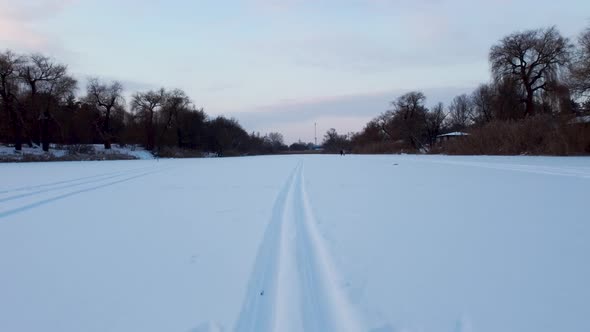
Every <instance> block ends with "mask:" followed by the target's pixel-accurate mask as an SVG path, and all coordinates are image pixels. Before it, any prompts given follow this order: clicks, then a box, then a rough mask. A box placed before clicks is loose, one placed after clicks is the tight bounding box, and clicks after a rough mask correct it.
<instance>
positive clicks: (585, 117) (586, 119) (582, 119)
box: [569, 115, 590, 125]
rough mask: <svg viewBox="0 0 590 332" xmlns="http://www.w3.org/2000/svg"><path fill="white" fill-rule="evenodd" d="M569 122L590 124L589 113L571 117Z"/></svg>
mask: <svg viewBox="0 0 590 332" xmlns="http://www.w3.org/2000/svg"><path fill="white" fill-rule="evenodd" d="M569 124H572V125H590V115H581V116H577V117H575V118H573V119H572V120H571V121H570V122H569Z"/></svg>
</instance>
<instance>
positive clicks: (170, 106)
mask: <svg viewBox="0 0 590 332" xmlns="http://www.w3.org/2000/svg"><path fill="white" fill-rule="evenodd" d="M191 111H196V109H195V107H194V105H193V104H192V101H191V99H190V98H189V97H188V96H187V95H186V93H185V92H184V91H182V90H180V89H174V90H172V91H170V92H166V93H165V94H164V104H163V106H162V111H161V112H162V121H163V123H162V130H161V131H160V134H159V136H158V141H159V142H162V141H163V140H164V137H165V135H166V133H168V131H169V129H170V128H172V127H175V128H176V143H177V145H178V147H180V146H181V145H182V142H181V136H182V135H181V132H180V123H179V121H180V120H179V117H180V116H181V114H182V113H183V112H185V113H186V112H191Z"/></svg>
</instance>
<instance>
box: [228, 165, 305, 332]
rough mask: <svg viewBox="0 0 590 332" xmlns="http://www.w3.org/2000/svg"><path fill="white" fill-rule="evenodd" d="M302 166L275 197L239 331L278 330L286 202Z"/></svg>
mask: <svg viewBox="0 0 590 332" xmlns="http://www.w3.org/2000/svg"><path fill="white" fill-rule="evenodd" d="M298 169H299V165H298V166H297V167H296V168H295V170H294V171H293V172H292V173H291V175H290V176H289V178H288V180H287V182H286V183H285V185H284V186H283V188H282V189H281V191H280V192H279V194H278V196H277V199H276V200H275V203H274V206H273V210H272V215H271V218H270V221H269V223H268V226H267V227H266V230H265V232H264V236H263V239H262V242H261V243H260V245H259V248H258V253H257V256H256V261H255V262H254V269H253V271H252V273H251V275H250V281H249V283H248V290H247V292H246V296H245V298H244V302H243V304H242V309H241V312H240V316H239V317H238V320H237V323H236V326H235V331H240V332H242V331H244V332H245V331H251V332H266V331H274V328H275V327H274V324H275V320H276V319H275V318H276V310H277V307H278V306H279V305H280V301H281V294H279V293H278V288H279V287H278V274H279V264H280V258H281V253H280V252H279V249H280V248H281V243H280V242H281V233H282V230H283V224H284V221H285V219H286V213H285V212H286V210H287V208H286V206H287V204H289V196H290V194H291V192H292V189H293V181H294V179H295V176H296V174H297V171H298Z"/></svg>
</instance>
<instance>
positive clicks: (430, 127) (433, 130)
mask: <svg viewBox="0 0 590 332" xmlns="http://www.w3.org/2000/svg"><path fill="white" fill-rule="evenodd" d="M446 117H447V115H446V114H445V106H444V105H443V103H438V104H436V105H434V107H432V109H430V111H429V112H427V113H426V117H425V128H426V136H427V138H428V144H429V145H430V146H433V145H434V144H435V143H436V138H437V137H438V135H440V134H442V130H443V125H444V122H445V118H446Z"/></svg>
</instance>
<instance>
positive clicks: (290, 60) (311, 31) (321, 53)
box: [0, 0, 590, 143]
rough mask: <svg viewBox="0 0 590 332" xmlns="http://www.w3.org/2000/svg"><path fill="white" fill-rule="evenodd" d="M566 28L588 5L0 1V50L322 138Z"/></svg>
mask: <svg viewBox="0 0 590 332" xmlns="http://www.w3.org/2000/svg"><path fill="white" fill-rule="evenodd" d="M551 25H556V26H557V27H558V29H559V30H560V31H561V33H562V34H563V35H565V36H567V37H570V38H572V39H575V36H576V35H577V34H578V33H580V32H581V31H582V30H583V29H584V28H585V27H587V26H590V1H587V0H562V1H554V0H520V1H517V0H514V1H513V0H414V1H412V0H241V1H238V0H235V1H222V0H192V1H189V0H166V1H164V0H153V1H149V0H17V1H15V0H0V50H3V49H11V50H14V51H18V52H24V53H26V52H42V53H45V54H47V55H50V56H52V57H54V58H55V59H56V60H57V61H59V62H62V63H66V64H67V65H68V66H69V69H70V71H71V73H73V74H74V75H75V77H76V78H78V79H79V80H80V82H81V83H82V84H81V85H82V86H81V87H80V90H81V92H83V91H84V89H85V88H84V86H83V85H84V81H85V80H86V79H87V78H88V77H91V76H97V77H99V78H101V79H103V80H107V81H110V80H118V81H121V82H122V83H123V84H124V86H125V88H126V91H127V95H131V93H133V92H136V91H144V90H148V89H155V88H159V87H166V88H170V89H173V88H181V89H183V90H185V91H186V92H187V93H188V94H189V95H190V96H191V98H192V99H193V101H194V103H195V104H196V105H197V106H198V107H203V108H204V109H205V111H206V112H207V113H208V114H209V115H211V116H216V115H225V116H230V117H235V118H236V119H238V120H239V121H240V123H242V125H243V126H244V128H245V129H246V130H247V131H249V132H252V131H257V132H261V133H263V134H264V133H267V132H273V131H279V132H282V133H283V134H284V136H285V141H286V142H287V143H291V142H294V141H297V140H299V139H301V140H302V141H305V142H312V141H313V139H314V123H317V128H318V129H317V132H318V134H317V135H318V139H319V140H320V141H321V137H322V136H323V134H324V133H325V132H326V130H328V129H329V128H335V129H337V130H338V132H341V133H347V132H351V131H358V130H361V129H362V128H363V126H364V125H365V124H366V122H367V121H368V120H370V119H371V118H373V117H375V116H377V115H379V114H380V113H382V112H384V111H386V110H387V109H388V108H389V103H390V102H391V101H392V100H394V99H395V98H397V97H398V96H399V95H401V94H403V93H404V92H407V91H411V90H421V91H423V92H424V93H425V94H426V96H427V98H428V100H427V104H428V105H432V104H435V103H436V102H439V101H442V102H445V103H448V102H449V101H450V100H451V99H452V98H453V97H454V96H455V95H458V94H461V93H468V92H470V91H471V90H473V88H475V87H476V86H477V85H478V84H480V83H485V82H487V81H488V80H489V76H490V75H489V65H488V61H487V55H488V52H489V49H490V47H491V46H492V45H493V44H494V43H496V42H497V41H498V40H500V39H501V38H502V37H503V36H505V35H507V34H509V33H512V32H515V31H522V30H526V29H534V28H541V27H547V26H551Z"/></svg>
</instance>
